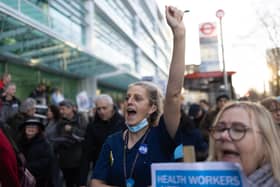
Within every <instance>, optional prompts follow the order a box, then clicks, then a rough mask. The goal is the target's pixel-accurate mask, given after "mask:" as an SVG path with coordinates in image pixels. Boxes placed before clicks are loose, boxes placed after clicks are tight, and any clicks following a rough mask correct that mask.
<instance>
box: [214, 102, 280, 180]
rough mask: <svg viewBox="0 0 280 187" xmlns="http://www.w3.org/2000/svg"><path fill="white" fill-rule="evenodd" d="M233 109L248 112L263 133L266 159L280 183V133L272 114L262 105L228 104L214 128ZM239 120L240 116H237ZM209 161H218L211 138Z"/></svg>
mask: <svg viewBox="0 0 280 187" xmlns="http://www.w3.org/2000/svg"><path fill="white" fill-rule="evenodd" d="M232 108H242V109H244V110H245V111H247V112H248V115H249V118H250V121H251V123H254V124H255V125H256V127H257V128H258V130H259V131H260V133H261V135H262V136H261V137H262V138H263V143H264V146H263V147H264V157H265V158H264V159H265V160H266V161H267V162H268V163H270V164H271V167H272V172H273V175H274V177H275V179H276V180H277V181H278V182H279V183H280V172H279V171H280V159H279V158H280V149H279V146H278V144H279V142H280V137H279V131H278V129H277V127H276V126H275V123H274V121H273V118H272V116H271V114H270V112H269V111H268V110H267V109H266V108H265V107H264V106H262V105H261V104H259V103H253V102H247V101H240V102H230V103H228V104H226V105H225V106H224V107H223V109H222V110H221V111H220V112H219V113H218V115H217V117H216V119H215V121H214V124H213V126H216V124H217V122H218V121H219V120H220V118H221V116H222V115H223V113H224V112H225V111H227V110H229V109H232ZM236 118H238V116H236ZM208 160H209V161H217V155H216V151H215V148H214V140H213V138H212V137H210V145H209V156H208Z"/></svg>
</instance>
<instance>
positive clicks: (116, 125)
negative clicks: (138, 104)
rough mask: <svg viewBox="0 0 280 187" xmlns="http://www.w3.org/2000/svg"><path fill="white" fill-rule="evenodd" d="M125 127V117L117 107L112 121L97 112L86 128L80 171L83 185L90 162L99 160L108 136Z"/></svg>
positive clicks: (83, 184)
mask: <svg viewBox="0 0 280 187" xmlns="http://www.w3.org/2000/svg"><path fill="white" fill-rule="evenodd" d="M125 128H126V126H125V121H124V118H123V117H122V116H121V115H120V114H119V113H118V112H117V110H116V108H115V113H114V115H113V117H112V118H111V120H110V121H103V120H102V119H101V118H100V117H99V116H98V114H97V113H96V116H95V119H94V121H93V122H92V123H90V124H89V125H88V127H87V130H86V136H85V142H84V146H83V157H82V163H81V171H80V175H81V178H80V185H81V186H85V184H86V180H87V175H88V171H89V164H90V162H93V164H95V162H96V161H97V159H98V156H99V153H100V151H101V148H102V145H103V143H104V142H105V140H106V138H107V137H108V136H109V135H111V134H113V133H115V132H117V131H120V130H123V129H125Z"/></svg>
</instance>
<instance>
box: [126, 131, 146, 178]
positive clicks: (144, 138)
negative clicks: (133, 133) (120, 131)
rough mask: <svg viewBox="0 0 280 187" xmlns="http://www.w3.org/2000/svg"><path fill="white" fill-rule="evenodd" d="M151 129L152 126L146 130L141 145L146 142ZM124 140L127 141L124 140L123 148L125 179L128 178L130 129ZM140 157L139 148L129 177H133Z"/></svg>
mask: <svg viewBox="0 0 280 187" xmlns="http://www.w3.org/2000/svg"><path fill="white" fill-rule="evenodd" d="M150 130H151V128H150V127H149V128H148V129H147V130H146V132H145V134H144V137H143V139H142V141H141V144H140V146H141V145H142V144H143V143H144V142H145V140H146V138H147V136H148V134H149V132H150ZM124 141H125V142H124V148H123V172H124V179H125V180H126V179H127V173H126V149H127V146H128V131H127V132H126V134H125V139H124ZM138 157H139V150H138V151H137V153H136V156H135V158H134V160H133V163H132V167H131V169H130V174H129V178H131V177H132V174H133V171H134V169H135V165H136V161H137V159H138Z"/></svg>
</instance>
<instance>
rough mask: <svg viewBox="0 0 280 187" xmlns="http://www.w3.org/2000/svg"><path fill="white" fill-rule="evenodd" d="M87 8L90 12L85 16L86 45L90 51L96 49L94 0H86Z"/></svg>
mask: <svg viewBox="0 0 280 187" xmlns="http://www.w3.org/2000/svg"><path fill="white" fill-rule="evenodd" d="M85 8H86V9H87V11H88V13H87V15H86V17H85V21H86V23H87V27H86V28H85V34H86V36H85V47H86V48H87V50H89V51H90V52H93V49H94V22H93V20H94V0H87V1H85Z"/></svg>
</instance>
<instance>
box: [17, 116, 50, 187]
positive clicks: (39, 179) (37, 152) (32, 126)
mask: <svg viewBox="0 0 280 187" xmlns="http://www.w3.org/2000/svg"><path fill="white" fill-rule="evenodd" d="M19 130H20V136H19V139H18V141H17V144H18V147H19V150H20V151H21V152H22V153H23V155H24V157H25V159H26V167H27V169H28V170H29V171H30V172H31V174H32V175H33V176H34V177H35V179H36V187H47V186H51V165H52V161H53V152H52V149H51V146H50V145H49V143H48V142H47V140H46V138H45V136H44V135H43V130H44V125H43V123H42V122H41V121H40V120H39V119H38V118H35V117H30V118H28V119H26V120H25V121H24V122H23V123H22V124H21V125H20V126H19Z"/></svg>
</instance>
